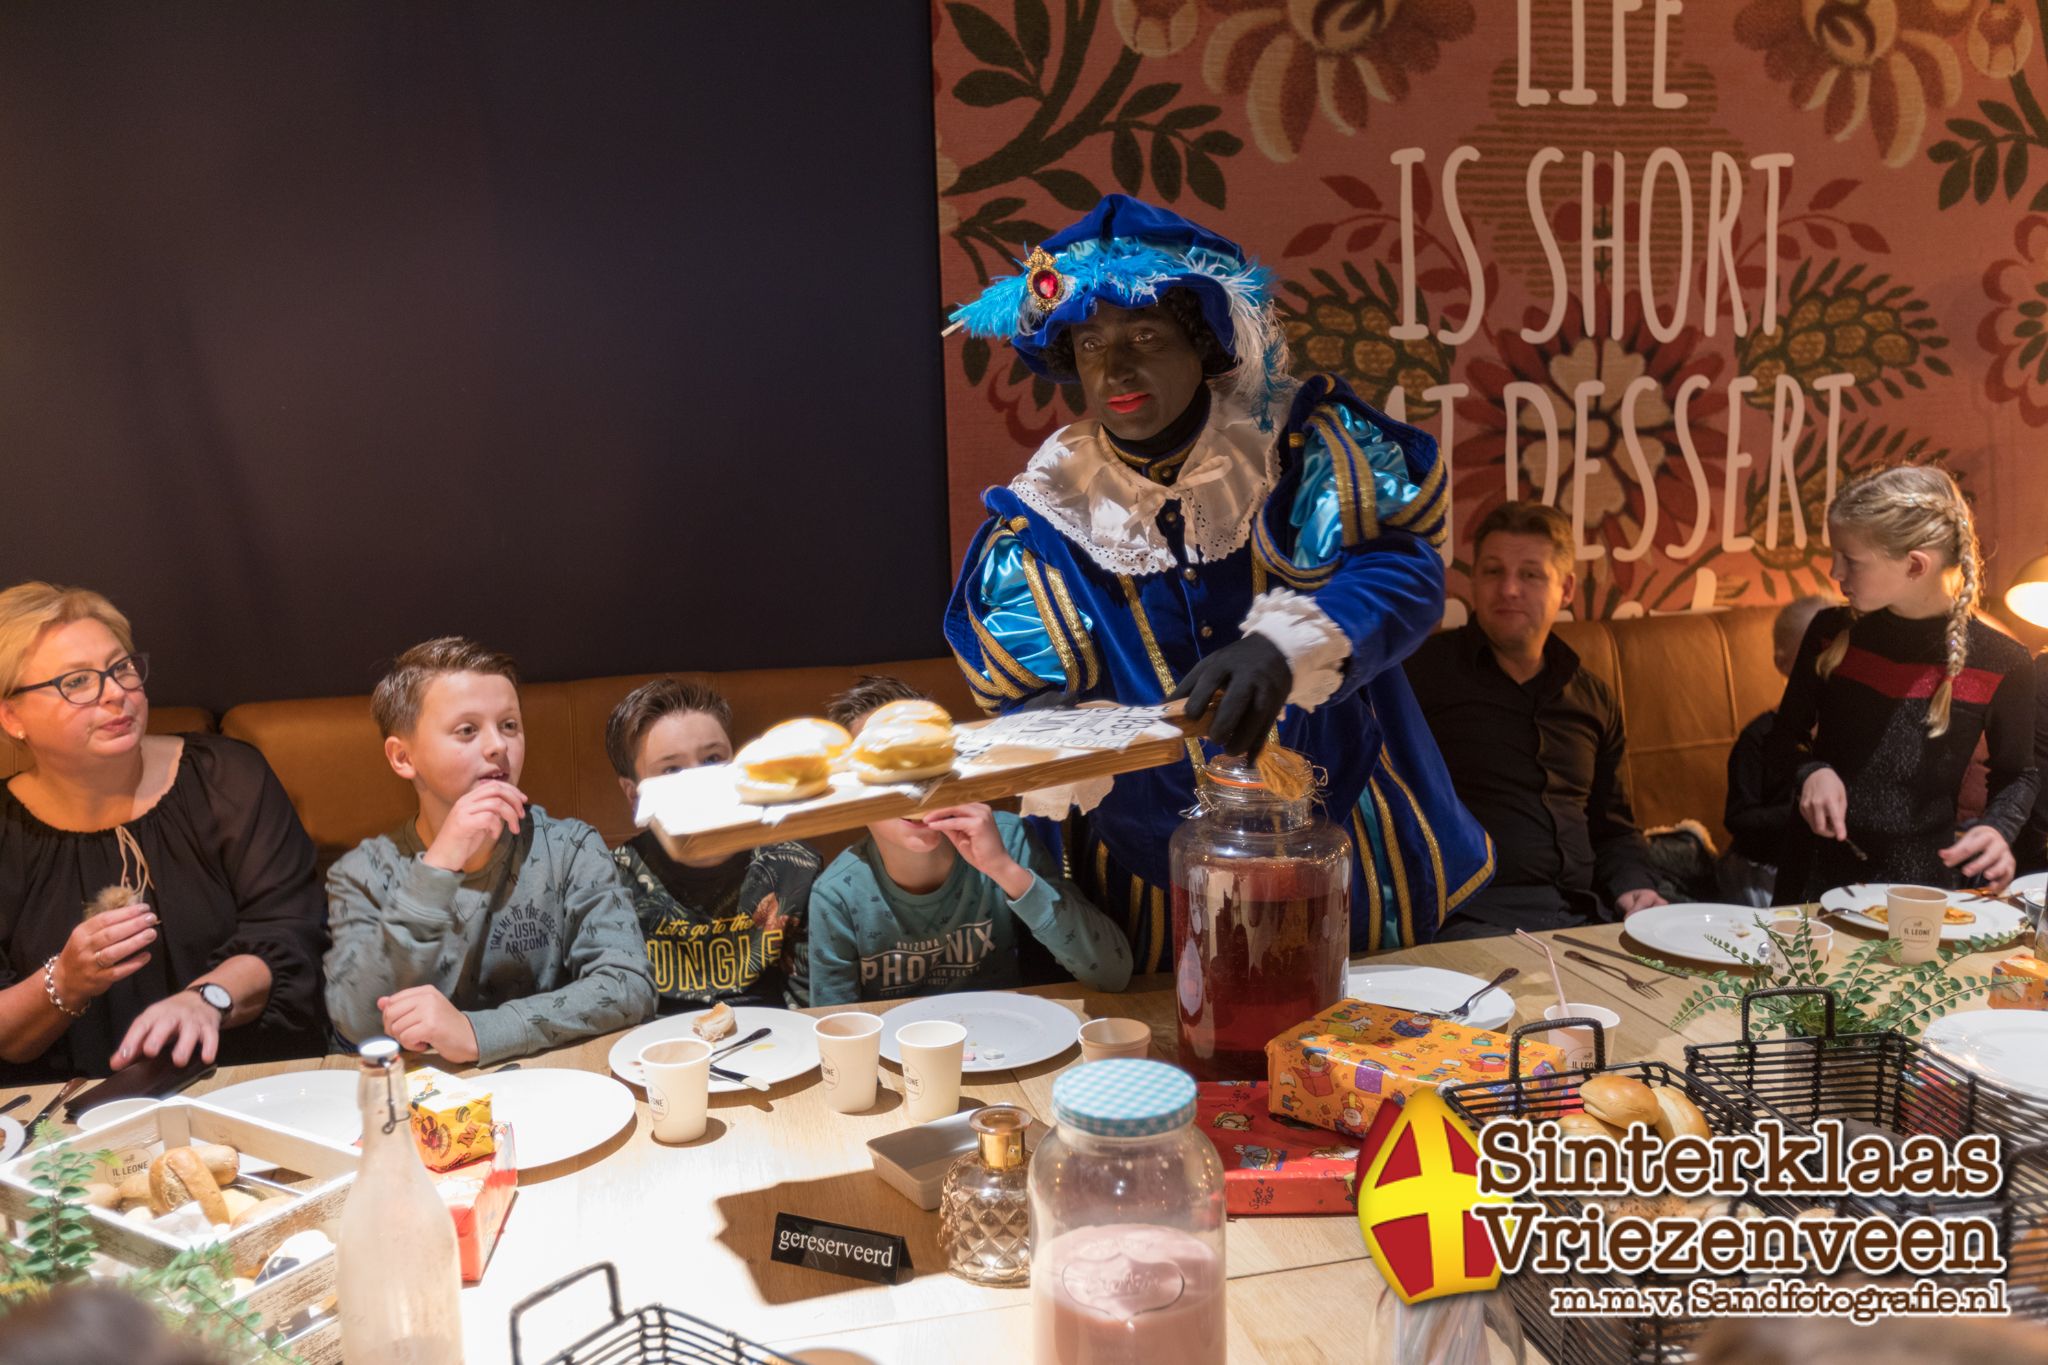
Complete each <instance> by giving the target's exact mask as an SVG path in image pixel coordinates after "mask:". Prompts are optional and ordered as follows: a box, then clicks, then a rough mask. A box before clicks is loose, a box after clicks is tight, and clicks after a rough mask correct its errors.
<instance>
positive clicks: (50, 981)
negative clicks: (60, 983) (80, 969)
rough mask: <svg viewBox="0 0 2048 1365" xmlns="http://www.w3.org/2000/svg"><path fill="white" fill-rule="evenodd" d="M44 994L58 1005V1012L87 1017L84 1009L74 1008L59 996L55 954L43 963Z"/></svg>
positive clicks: (72, 1016) (75, 1017) (78, 1017)
mask: <svg viewBox="0 0 2048 1365" xmlns="http://www.w3.org/2000/svg"><path fill="white" fill-rule="evenodd" d="M43 994H44V995H47V996H49V997H50V1003H51V1004H52V1005H55V1006H56V1007H57V1013H59V1014H63V1015H68V1016H70V1017H71V1018H73V1019H83V1018H85V1011H84V1010H82V1009H77V1010H75V1009H72V1008H71V1006H69V1005H67V1004H65V1003H64V1002H63V1001H62V1000H61V999H59V998H58V996H57V959H56V957H55V956H52V957H51V958H50V960H49V961H48V962H45V963H44V964H43Z"/></svg>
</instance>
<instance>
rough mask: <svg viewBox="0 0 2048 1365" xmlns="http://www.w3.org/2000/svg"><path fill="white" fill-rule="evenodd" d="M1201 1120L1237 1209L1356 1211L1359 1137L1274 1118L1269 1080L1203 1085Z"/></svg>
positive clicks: (1198, 1096)
mask: <svg viewBox="0 0 2048 1365" xmlns="http://www.w3.org/2000/svg"><path fill="white" fill-rule="evenodd" d="M1195 1125H1196V1126H1197V1127H1198V1128H1200V1129H1201V1130H1202V1132H1203V1133H1204V1134H1205V1135H1206V1136H1207V1137H1208V1139H1209V1141H1210V1142H1212V1143H1214V1144H1215V1145H1216V1154H1217V1155H1218V1156H1220V1157H1221V1158H1223V1203H1224V1208H1225V1209H1226V1210H1228V1211H1229V1212H1230V1213H1231V1214H1233V1215H1243V1214H1252V1213H1354V1212H1356V1211H1357V1209H1358V1183H1357V1182H1358V1175H1357V1170H1356V1166H1357V1161H1358V1147H1357V1144H1355V1143H1353V1142H1350V1141H1347V1140H1345V1139H1343V1138H1339V1137H1334V1136H1332V1135H1331V1134H1329V1133H1326V1132H1324V1131H1323V1130H1321V1129H1319V1128H1312V1127H1310V1126H1309V1125H1307V1124H1305V1123H1294V1122H1291V1121H1289V1120H1287V1119H1280V1118H1274V1117H1273V1116H1272V1114H1271V1113H1269V1112H1268V1105H1267V1099H1266V1083H1265V1082H1264V1081H1207V1082H1203V1083H1201V1084H1199V1085H1197V1086H1196V1087H1195Z"/></svg>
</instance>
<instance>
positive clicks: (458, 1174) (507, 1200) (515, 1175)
mask: <svg viewBox="0 0 2048 1365" xmlns="http://www.w3.org/2000/svg"><path fill="white" fill-rule="evenodd" d="M491 1139H492V1143H491V1145H492V1152H491V1155H489V1156H487V1157H484V1158H481V1159H480V1160H477V1161H472V1162H470V1163H469V1164H468V1165H466V1166H457V1167H456V1168H455V1169H453V1170H449V1171H443V1172H441V1173H440V1174H439V1175H436V1176H435V1177H434V1188H435V1189H437V1190H438V1191H440V1194H441V1202H442V1203H444V1204H446V1205H447V1206H448V1212H449V1213H450V1214H451V1215H453V1216H454V1218H455V1245H456V1248H457V1251H458V1253H459V1254H460V1256H461V1259H462V1282H463V1283H464V1284H475V1283H476V1282H477V1281H478V1280H481V1279H482V1278H483V1277H484V1267H485V1266H487V1265H489V1264H490V1263H491V1248H492V1247H494V1246H496V1245H497V1244H498V1231H499V1229H501V1228H503V1227H504V1226H505V1215H506V1214H508V1213H510V1212H511V1211H512V1197H513V1196H514V1195H516V1194H518V1193H519V1166H518V1163H517V1161H516V1160H515V1159H514V1157H513V1146H512V1128H511V1125H509V1124H504V1123H500V1124H494V1125H493V1126H492V1130H491Z"/></svg>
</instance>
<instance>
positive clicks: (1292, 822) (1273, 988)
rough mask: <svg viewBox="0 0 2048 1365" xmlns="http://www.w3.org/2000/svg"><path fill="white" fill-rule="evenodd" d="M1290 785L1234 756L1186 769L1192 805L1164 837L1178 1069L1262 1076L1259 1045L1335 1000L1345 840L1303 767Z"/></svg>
mask: <svg viewBox="0 0 2048 1365" xmlns="http://www.w3.org/2000/svg"><path fill="white" fill-rule="evenodd" d="M1269 769H1270V770H1271V771H1274V772H1276V773H1293V774H1295V775H1296V777H1297V780H1296V781H1295V782H1294V783H1293V787H1294V789H1293V790H1285V789H1276V788H1275V786H1274V785H1272V784H1269V782H1268V781H1267V779H1266V778H1264V777H1262V776H1261V774H1260V770H1259V769H1258V768H1257V767H1255V766H1254V765H1252V764H1251V763H1248V762H1246V761H1245V760H1243V759H1241V758H1237V757H1233V756H1228V755H1226V756H1221V757H1217V758H1213V759H1211V760H1209V762H1208V763H1206V764H1204V765H1203V766H1202V767H1201V768H1200V769H1198V770H1197V772H1196V784H1195V791H1196V799H1197V800H1198V801H1199V803H1200V804H1199V807H1198V809H1197V810H1196V811H1195V813H1194V814H1193V815H1191V816H1190V817H1189V818H1188V820H1187V821H1186V822H1185V823H1183V824H1182V825H1181V827H1180V828H1179V829H1178V830H1176V831H1174V835H1173V844H1172V847H1171V853H1170V856H1171V861H1172V880H1173V951H1174V964H1175V994H1176V995H1177V996H1178V998H1179V1005H1180V1064H1181V1065H1182V1066H1184V1067H1186V1068H1187V1069H1188V1070H1189V1071H1190V1072H1192V1073H1193V1074H1194V1075H1195V1076H1197V1077H1199V1078H1201V1079H1202V1080H1250V1079H1260V1078H1263V1077H1264V1076H1265V1074H1266V1044H1267V1043H1268V1042H1270V1041H1271V1040H1272V1039H1273V1038H1274V1037H1276V1036H1277V1035H1279V1034H1280V1033H1282V1032H1284V1031H1285V1030H1287V1029H1289V1028H1292V1027H1293V1026H1294V1025H1296V1024H1299V1023H1301V1022H1302V1021H1303V1020H1306V1019H1309V1018H1312V1017H1313V1016H1315V1015H1316V1014H1319V1013H1321V1012H1322V1011H1323V1010H1325V1009H1328V1008H1329V1007H1330V1006H1331V1005H1334V1004H1336V1003H1337V1001H1338V1000H1340V999H1342V998H1343V995H1344V962H1345V953H1346V950H1347V949H1348V948H1349V946H1350V941H1351V840H1350V839H1349V838H1347V837H1346V836H1345V834H1344V832H1343V831H1342V830H1339V829H1337V828H1336V827H1334V826H1332V825H1331V824H1329V823H1328V822H1326V821H1324V820H1322V819H1319V818H1318V817H1317V816H1316V814H1315V810H1314V792H1313V790H1312V788H1311V784H1310V782H1309V781H1308V780H1307V766H1306V764H1305V763H1304V762H1303V761H1302V759H1301V758H1300V757H1299V756H1298V755H1292V754H1287V755H1283V756H1280V762H1279V764H1278V765H1277V766H1275V765H1269Z"/></svg>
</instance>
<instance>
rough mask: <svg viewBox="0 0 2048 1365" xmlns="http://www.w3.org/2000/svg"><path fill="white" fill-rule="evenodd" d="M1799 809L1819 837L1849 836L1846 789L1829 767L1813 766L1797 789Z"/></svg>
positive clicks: (1837, 775)
mask: <svg viewBox="0 0 2048 1365" xmlns="http://www.w3.org/2000/svg"><path fill="white" fill-rule="evenodd" d="M1799 813H1800V815H1802V816H1804V817H1805V818H1806V827H1807V828H1808V829H1810V830H1812V831H1813V832H1814V833H1815V834H1818V835H1819V836H1820V837H1821V838H1823V839H1847V838H1848V837H1849V789H1848V788H1847V787H1845V786H1843V785H1842V777H1841V774H1839V773H1837V772H1836V771H1835V770H1834V769H1833V768H1816V769H1814V770H1813V776H1811V777H1809V778H1807V779H1806V785H1805V786H1804V787H1801V788H1800V789H1799Z"/></svg>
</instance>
